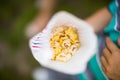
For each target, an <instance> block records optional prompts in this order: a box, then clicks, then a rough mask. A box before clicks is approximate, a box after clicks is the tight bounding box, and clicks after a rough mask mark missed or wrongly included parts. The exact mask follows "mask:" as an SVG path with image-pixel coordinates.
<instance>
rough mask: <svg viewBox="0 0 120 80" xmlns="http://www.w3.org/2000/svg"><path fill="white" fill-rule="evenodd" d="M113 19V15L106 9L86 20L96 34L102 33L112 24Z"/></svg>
mask: <svg viewBox="0 0 120 80" xmlns="http://www.w3.org/2000/svg"><path fill="white" fill-rule="evenodd" d="M111 18H112V15H111V13H110V12H109V11H108V9H107V8H106V7H105V8H103V9H101V10H99V11H97V12H96V13H95V14H93V15H92V16H90V17H88V18H87V19H86V22H87V23H88V24H90V25H91V26H92V27H93V29H94V31H95V32H96V33H99V32H100V31H102V30H103V29H104V28H105V27H106V26H107V25H108V24H109V22H110V20H111Z"/></svg>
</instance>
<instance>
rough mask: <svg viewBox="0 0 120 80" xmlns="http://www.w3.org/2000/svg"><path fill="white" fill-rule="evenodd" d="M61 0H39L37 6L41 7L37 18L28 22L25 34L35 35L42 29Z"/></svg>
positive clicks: (29, 36) (28, 36) (28, 35)
mask: <svg viewBox="0 0 120 80" xmlns="http://www.w3.org/2000/svg"><path fill="white" fill-rule="evenodd" d="M58 1H59V0H38V1H37V2H36V6H37V7H38V8H39V9H40V11H39V12H38V14H37V16H36V17H35V19H34V20H33V21H32V22H30V23H29V24H28V26H27V27H26V29H25V35H26V37H27V38H31V37H33V36H34V35H35V34H37V33H38V32H40V31H42V30H43V29H44V28H45V26H46V24H47V23H48V21H49V19H50V18H51V16H52V14H53V13H54V8H55V6H56V5H57V3H58Z"/></svg>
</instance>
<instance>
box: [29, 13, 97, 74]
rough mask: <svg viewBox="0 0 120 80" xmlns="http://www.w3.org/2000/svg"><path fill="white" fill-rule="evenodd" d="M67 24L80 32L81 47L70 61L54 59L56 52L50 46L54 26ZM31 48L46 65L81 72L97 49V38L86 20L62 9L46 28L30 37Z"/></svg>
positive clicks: (76, 72) (66, 70)
mask: <svg viewBox="0 0 120 80" xmlns="http://www.w3.org/2000/svg"><path fill="white" fill-rule="evenodd" d="M62 25H66V26H69V27H75V28H76V29H77V32H78V36H79V40H80V44H81V45H80V47H79V49H78V50H77V52H76V53H75V54H74V55H73V56H72V59H70V61H68V62H58V61H52V60H51V58H52V57H53V54H54V52H53V51H52V48H51V47H50V43H49V40H50V37H51V31H52V29H53V27H56V26H62ZM30 48H31V50H32V54H33V56H34V58H35V59H36V60H37V61H38V62H39V63H40V64H41V65H42V66H44V67H47V68H50V69H53V70H56V71H58V72H62V73H66V74H73V75H74V74H79V73H81V72H83V71H84V70H85V69H86V65H87V62H88V61H89V60H90V58H91V57H92V56H93V55H94V54H95V53H96V51H97V38H96V35H95V34H94V32H93V29H92V28H91V26H90V25H88V24H87V23H86V22H85V21H83V20H81V19H78V18H77V17H75V16H73V15H72V14H70V13H68V12H65V11H62V12H58V13H57V14H55V15H54V16H53V17H52V19H51V20H50V21H49V23H48V25H47V26H46V28H45V29H44V30H43V31H42V32H40V33H39V34H37V35H35V36H34V37H33V38H32V39H30Z"/></svg>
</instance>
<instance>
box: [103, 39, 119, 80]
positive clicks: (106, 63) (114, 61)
mask: <svg viewBox="0 0 120 80" xmlns="http://www.w3.org/2000/svg"><path fill="white" fill-rule="evenodd" d="M118 45H120V38H119V39H118ZM101 63H102V69H103V71H104V72H105V74H106V75H107V77H108V78H110V79H113V80H120V49H119V48H118V47H117V46H116V45H115V44H114V43H113V42H112V41H111V40H110V38H106V48H104V50H103V56H102V57H101Z"/></svg>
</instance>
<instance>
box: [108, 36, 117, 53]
mask: <svg viewBox="0 0 120 80" xmlns="http://www.w3.org/2000/svg"><path fill="white" fill-rule="evenodd" d="M106 46H107V48H108V49H109V50H110V52H112V53H113V52H115V51H116V50H118V48H117V46H116V45H115V44H114V43H113V42H112V41H111V40H110V38H108V37H107V38H106Z"/></svg>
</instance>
